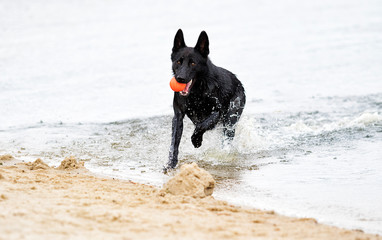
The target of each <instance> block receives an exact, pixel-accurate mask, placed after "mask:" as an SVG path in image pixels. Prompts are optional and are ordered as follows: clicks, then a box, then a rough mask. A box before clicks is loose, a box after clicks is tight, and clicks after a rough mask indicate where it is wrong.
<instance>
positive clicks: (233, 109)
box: [223, 92, 245, 145]
mask: <svg viewBox="0 0 382 240" xmlns="http://www.w3.org/2000/svg"><path fill="white" fill-rule="evenodd" d="M244 105H245V95H244V92H243V93H242V94H239V96H238V95H236V96H235V97H234V98H233V99H232V100H231V102H230V106H229V108H228V111H227V114H226V115H225V118H224V120H223V126H224V128H223V134H224V143H223V144H224V145H225V144H226V143H230V142H231V141H232V140H233V138H234V137H235V127H236V123H237V122H238V121H239V119H240V116H241V114H242V112H243V110H244Z"/></svg>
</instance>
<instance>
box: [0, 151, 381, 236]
mask: <svg viewBox="0 0 382 240" xmlns="http://www.w3.org/2000/svg"><path fill="white" fill-rule="evenodd" d="M207 195H208V194H207ZM212 196H213V195H212ZM212 196H205V197H204V196H202V197H201V195H200V192H199V193H198V195H192V194H186V195H173V194H172V193H170V191H167V190H165V189H158V188H155V187H152V186H148V185H142V184H137V183H134V182H131V181H124V180H118V179H109V178H103V177H99V176H94V175H92V174H91V173H90V172H88V171H87V169H86V168H84V166H83V164H81V163H78V162H76V161H75V159H74V158H68V159H65V160H64V161H63V162H62V163H61V165H60V166H59V167H58V168H52V167H49V166H48V165H46V164H45V163H44V162H43V161H41V160H36V161H35V162H33V163H21V162H17V161H16V160H15V159H13V158H12V157H11V156H0V232H1V234H0V239H382V237H381V236H377V235H371V234H366V233H363V232H362V231H357V230H345V229H341V228H337V227H332V226H327V225H323V224H319V223H317V221H316V220H314V219H310V218H291V217H285V216H281V215H278V214H275V213H274V212H269V211H268V212H267V211H260V210H256V209H245V208H240V207H236V206H232V205H230V204H228V203H226V202H224V201H218V200H215V199H214V198H213V197H212Z"/></svg>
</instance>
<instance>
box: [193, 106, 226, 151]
mask: <svg viewBox="0 0 382 240" xmlns="http://www.w3.org/2000/svg"><path fill="white" fill-rule="evenodd" d="M219 119H220V112H212V114H211V115H210V116H209V117H208V118H206V119H205V120H204V121H203V122H201V123H199V124H197V125H196V127H195V130H194V134H192V136H191V142H192V144H193V145H194V147H195V148H198V147H200V146H201V145H202V141H203V134H204V133H205V132H206V131H207V130H211V129H213V128H214V127H215V125H216V124H217V123H218V122H219Z"/></svg>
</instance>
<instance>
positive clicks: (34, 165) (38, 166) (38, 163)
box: [27, 158, 49, 170]
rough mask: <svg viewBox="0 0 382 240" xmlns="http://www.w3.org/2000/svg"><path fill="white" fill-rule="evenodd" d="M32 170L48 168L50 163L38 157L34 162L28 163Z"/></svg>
mask: <svg viewBox="0 0 382 240" xmlns="http://www.w3.org/2000/svg"><path fill="white" fill-rule="evenodd" d="M27 166H29V169H30V170H37V169H48V168H49V166H48V164H46V163H44V162H43V161H42V160H41V159H40V158H38V159H36V161H34V162H33V163H27Z"/></svg>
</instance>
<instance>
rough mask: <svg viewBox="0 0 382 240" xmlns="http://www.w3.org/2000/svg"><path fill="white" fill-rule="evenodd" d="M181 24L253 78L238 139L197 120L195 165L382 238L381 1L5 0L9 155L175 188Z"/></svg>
mask: <svg viewBox="0 0 382 240" xmlns="http://www.w3.org/2000/svg"><path fill="white" fill-rule="evenodd" d="M178 28H182V29H183V31H184V34H185V40H186V44H187V45H188V46H194V45H195V44H196V40H197V37H198V34H199V33H200V32H201V31H202V30H206V31H207V33H208V35H209V38H210V52H211V53H210V57H211V60H212V61H213V62H214V63H215V64H216V65H218V66H223V67H225V68H227V69H229V70H230V71H232V72H234V73H235V74H236V75H237V77H238V78H239V79H240V80H241V81H242V83H243V85H244V87H245V89H246V95H247V104H246V107H245V110H244V113H243V116H242V118H241V120H240V122H239V123H238V125H237V131H236V138H235V139H234V141H233V143H232V146H230V147H228V148H227V147H225V148H222V144H221V131H222V129H221V128H220V127H218V128H217V129H215V130H213V131H210V132H207V133H206V134H205V136H204V141H203V145H202V146H201V148H199V149H194V148H193V146H192V144H191V141H190V137H191V135H192V131H193V125H192V123H191V122H190V121H189V120H188V119H186V120H185V127H184V133H183V138H182V141H181V145H180V154H179V160H180V164H184V163H189V162H197V163H198V164H199V165H200V166H201V167H203V168H205V169H206V170H208V171H209V172H211V173H212V174H213V176H214V177H215V179H216V180H217V188H216V190H215V192H214V196H215V198H217V199H223V200H227V201H229V202H231V203H234V204H237V205H242V206H248V207H255V208H260V209H268V210H275V211H276V212H278V213H281V214H286V215H289V216H297V217H313V218H316V219H317V220H318V221H319V222H322V223H327V224H331V225H335V226H340V227H345V228H350V229H362V230H364V231H366V232H370V233H379V234H382V77H381V76H382V67H381V66H382V3H381V2H380V1H377V0H375V1H373V0H367V1H357V0H350V1H349V0H348V1H341V0H336V1H333V0H330V1H329V0H324V1H319V2H312V1H309V2H308V1H302V0H293V1H292V0H289V1H281V0H280V1H241V2H240V3H239V2H237V1H229V0H224V1H209V2H208V3H206V2H205V1H194V2H189V1H179V0H178V1H167V2H165V3H162V2H158V1H106V0H105V1H103V0H97V1H81V2H78V1H54V2H52V1H33V2H32V1H11V0H8V1H7V0H3V1H1V3H0V154H6V153H10V154H12V155H14V156H15V157H17V158H20V159H22V160H25V161H29V160H35V159H36V158H37V157H41V158H42V159H43V160H44V161H46V162H48V163H49V164H51V165H58V164H59V162H60V161H61V160H62V159H64V158H65V157H67V156H70V155H73V156H76V157H77V158H78V159H80V160H83V161H85V162H86V164H85V165H86V167H87V168H89V169H90V170H91V171H93V172H95V173H100V174H104V175H107V176H111V177H116V178H123V179H131V180H134V181H138V182H142V183H147V184H152V185H156V186H161V185H162V184H163V183H164V182H165V181H167V179H168V178H169V177H170V176H171V174H173V173H170V174H169V175H164V174H163V173H162V166H163V165H164V164H165V163H166V162H167V160H168V150H169V145H170V141H171V119H172V98H173V92H172V91H171V90H170V88H169V81H170V79H171V77H172V72H171V62H170V51H171V48H172V44H173V37H174V35H175V33H176V31H177V30H178Z"/></svg>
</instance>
